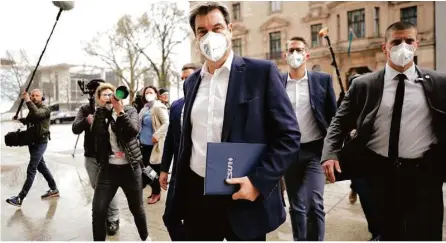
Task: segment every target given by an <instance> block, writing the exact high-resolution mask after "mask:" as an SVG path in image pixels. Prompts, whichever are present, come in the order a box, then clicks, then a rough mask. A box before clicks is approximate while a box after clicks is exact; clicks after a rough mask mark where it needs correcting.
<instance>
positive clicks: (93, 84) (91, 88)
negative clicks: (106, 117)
mask: <svg viewBox="0 0 446 243" xmlns="http://www.w3.org/2000/svg"><path fill="white" fill-rule="evenodd" d="M101 83H105V81H104V80H103V79H92V80H91V81H90V82H88V83H87V84H86V85H85V80H78V81H77V85H78V86H79V88H80V89H81V91H82V93H83V94H88V96H89V97H88V103H89V104H90V113H91V114H93V113H94V93H95V92H96V89H97V88H98V86H99V85H100V84H101Z"/></svg>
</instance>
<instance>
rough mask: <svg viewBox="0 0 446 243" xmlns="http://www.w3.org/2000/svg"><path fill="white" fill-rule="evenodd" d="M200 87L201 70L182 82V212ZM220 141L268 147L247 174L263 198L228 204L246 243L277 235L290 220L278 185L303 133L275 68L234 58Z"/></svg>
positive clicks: (178, 197)
mask: <svg viewBox="0 0 446 243" xmlns="http://www.w3.org/2000/svg"><path fill="white" fill-rule="evenodd" d="M200 82H201V77H200V70H198V71H196V72H195V73H193V74H192V75H190V76H189V77H188V79H187V80H186V82H185V83H184V92H185V104H184V114H183V116H184V117H183V119H184V120H183V130H182V135H181V144H180V156H179V159H178V164H177V166H178V168H177V176H176V186H175V192H174V193H173V194H174V199H173V203H174V207H181V202H182V201H184V200H185V197H187V191H188V190H187V188H186V185H187V182H186V180H187V179H186V175H187V171H188V170H189V169H190V168H189V167H190V156H191V150H192V140H191V131H192V124H191V109H192V106H193V103H194V100H195V97H196V95H197V91H198V88H199V86H200ZM221 141H222V142H234V143H264V144H267V145H268V153H267V156H266V157H265V158H264V159H263V161H262V162H260V164H259V166H258V167H257V168H254V169H253V170H252V171H251V172H250V174H249V175H248V177H249V179H250V180H251V182H252V184H253V185H254V186H255V187H256V188H257V189H258V190H259V192H260V196H259V197H258V198H257V199H256V200H255V201H254V202H250V201H247V200H235V201H230V202H229V205H228V210H227V213H228V218H229V221H230V224H231V226H232V229H233V230H234V232H235V234H237V236H239V237H240V238H242V239H252V238H255V237H259V236H262V235H265V234H266V233H268V232H271V231H273V230H275V229H276V228H277V227H279V226H280V225H281V224H282V223H283V222H284V221H285V218H286V214H285V210H284V207H283V204H282V195H281V190H280V186H279V180H280V178H281V176H282V175H283V174H284V173H285V171H286V169H287V168H288V166H289V165H290V163H291V162H292V161H295V160H296V157H297V156H298V151H299V142H300V132H299V127H298V124H297V119H296V116H295V114H294V111H293V107H292V105H291V102H290V100H289V98H288V96H287V94H286V91H285V89H284V87H283V85H282V83H281V81H280V73H279V70H278V69H277V67H276V66H275V65H274V64H273V63H271V62H269V61H264V60H255V59H250V58H242V57H239V56H234V59H233V62H232V65H231V73H230V77H229V85H228V91H227V97H226V104H225V111H224V121H223V130H222V139H221ZM183 210H184V209H183Z"/></svg>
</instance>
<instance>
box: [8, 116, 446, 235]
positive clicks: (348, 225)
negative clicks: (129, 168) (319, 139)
mask: <svg viewBox="0 0 446 243" xmlns="http://www.w3.org/2000/svg"><path fill="white" fill-rule="evenodd" d="M16 126H17V125H15V124H13V123H11V122H2V123H1V140H2V142H1V166H0V171H1V175H0V180H1V207H0V208H1V232H0V235H1V240H2V241H16V240H20V241H22V240H52V241H55V240H57V241H71V240H75V241H91V240H92V239H93V236H92V228H91V203H92V200H93V189H92V188H91V186H90V183H89V181H88V176H87V173H86V171H85V168H84V157H83V149H82V146H83V135H81V137H80V139H79V143H78V148H77V150H76V153H75V156H74V157H72V155H71V153H72V152H73V148H74V144H75V142H76V137H77V136H75V135H73V134H72V133H71V125H70V124H62V125H52V126H51V136H52V140H51V141H50V143H49V146H48V149H47V152H46V154H45V161H46V163H47V165H48V167H49V169H50V170H51V172H52V173H53V176H54V178H55V180H56V183H57V185H58V188H59V190H60V193H61V196H60V197H59V198H52V199H48V200H41V199H40V196H41V195H42V194H43V193H45V191H46V190H47V189H48V185H47V183H46V181H45V179H44V178H43V177H42V175H40V174H37V176H36V179H35V181H34V184H33V186H32V188H31V190H30V192H29V194H28V196H27V198H25V200H24V201H23V204H22V207H21V209H19V210H18V209H17V208H16V207H14V206H12V205H9V204H7V203H6V202H5V199H6V198H8V197H10V196H13V195H17V194H18V192H19V191H20V189H21V187H22V185H23V183H24V181H25V177H26V167H27V164H28V160H29V154H28V150H27V147H20V148H16V147H6V146H5V145H4V135H5V134H6V133H7V132H9V131H12V130H13V129H14V128H15V127H16ZM349 186H350V183H349V182H340V183H336V184H327V185H326V186H325V194H324V205H325V212H326V218H325V219H326V233H325V240H337V241H339V240H342V241H344V240H352V241H366V240H368V239H369V238H370V234H369V233H368V230H367V223H366V220H365V218H364V214H363V212H362V209H361V206H360V202H359V200H358V202H357V203H355V204H350V202H349V200H348V194H349V191H350V188H349ZM150 193H151V192H150V187H147V188H146V189H145V190H144V198H147V196H149V195H150ZM165 196H166V193H165V192H163V194H162V199H161V201H159V202H158V203H157V204H154V205H148V204H145V211H146V216H147V222H148V227H149V233H150V237H151V239H152V240H156V241H167V240H169V235H168V233H167V231H166V228H165V227H164V224H163V221H162V215H163V212H164V203H165ZM118 197H119V208H120V230H119V232H118V233H117V234H116V235H115V236H112V237H110V236H109V237H108V240H121V241H138V240H140V239H139V236H138V233H137V230H136V226H135V224H134V222H133V216H132V215H131V213H130V211H129V208H128V205H127V201H126V198H125V195H124V194H123V192H122V190H118ZM445 199H446V198H445ZM145 201H146V200H145ZM287 210H288V209H287ZM443 229H444V230H443V232H444V233H443V235H445V236H446V228H443ZM267 240H274V241H277V240H287V241H289V240H292V233H291V222H290V220H289V217H288V218H287V221H286V222H285V223H284V224H283V225H282V226H280V227H279V228H278V229H277V230H275V231H274V232H271V233H270V234H268V236H267ZM444 240H446V237H444Z"/></svg>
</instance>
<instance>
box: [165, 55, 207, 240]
mask: <svg viewBox="0 0 446 243" xmlns="http://www.w3.org/2000/svg"><path fill="white" fill-rule="evenodd" d="M200 68H201V65H199V64H194V63H190V64H186V65H184V66H183V68H182V69H181V80H183V81H184V80H185V79H186V78H187V77H189V75H191V74H192V73H193V72H194V71H196V70H198V69H200ZM183 106H184V98H180V99H178V100H176V101H174V102H173V103H172V106H171V107H170V114H169V120H170V123H169V129H168V130H167V135H166V140H165V141H164V150H163V159H162V161H161V174H160V178H159V181H160V185H161V187H162V188H163V189H164V190H167V177H168V175H169V169H170V165H171V163H172V158H173V163H174V164H173V166H172V168H173V169H172V179H171V180H170V189H169V191H168V192H167V199H166V208H165V211H164V215H163V221H164V225H165V226H166V228H167V231H168V232H169V235H170V239H171V240H173V241H180V240H183V239H184V226H183V223H182V222H181V218H176V217H175V213H173V210H174V209H173V208H172V207H171V200H172V196H173V194H172V192H173V189H172V188H173V187H175V180H174V178H175V174H176V170H175V165H176V161H177V159H178V149H179V147H180V136H181V121H182V111H183Z"/></svg>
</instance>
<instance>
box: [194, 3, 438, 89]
mask: <svg viewBox="0 0 446 243" xmlns="http://www.w3.org/2000/svg"><path fill="white" fill-rule="evenodd" d="M196 3H197V2H190V5H191V7H193V6H194V5H195V4H196ZM225 4H226V5H227V6H228V8H229V10H230V13H231V18H232V22H233V36H232V46H233V50H234V52H235V53H237V54H239V55H242V56H245V57H253V58H259V59H269V60H272V61H273V62H275V63H276V64H277V66H278V67H279V69H280V70H281V71H283V72H286V70H287V63H286V61H285V60H284V58H283V57H284V56H283V55H284V52H285V49H286V42H287V40H288V39H290V38H291V37H293V36H301V37H304V38H305V40H306V41H307V45H308V47H309V48H310V50H309V52H310V59H309V60H308V62H307V67H308V68H309V69H313V68H318V69H320V70H322V71H324V72H328V73H331V74H332V75H333V76H334V77H336V76H337V75H336V72H335V70H334V68H333V66H331V63H332V58H331V54H330V51H329V48H328V45H327V41H326V40H325V39H322V38H320V37H319V35H318V32H319V30H321V29H322V28H324V27H327V28H328V30H329V32H328V36H329V38H330V41H331V45H332V47H333V50H334V52H335V55H336V62H337V64H338V67H339V71H340V76H341V79H342V81H343V83H344V87H346V85H345V84H346V83H347V82H346V80H347V78H348V77H349V76H350V75H352V74H354V73H364V72H369V71H375V70H379V69H381V68H383V67H384V66H385V55H384V54H383V52H382V49H381V44H382V43H383V42H384V33H385V30H386V28H387V27H388V26H389V25H390V24H391V23H394V22H396V21H399V20H404V21H409V22H412V23H414V24H415V25H416V26H417V27H418V39H419V40H420V47H419V48H418V50H417V52H416V57H415V62H416V63H417V64H418V65H420V66H423V67H426V68H435V21H434V18H435V16H434V9H435V4H434V2H421V1H418V2H414V1H412V2H409V1H403V2H397V1H386V2H384V1H383V2H353V1H339V2H334V1H320V2H297V1H296V2H286V1H283V2H282V1H265V2H257V1H256V2H244V1H240V2H225ZM349 35H352V36H353V39H352V43H351V48H350V53H348V46H349ZM192 38H193V36H192ZM191 43H192V48H191V50H192V51H191V52H192V53H191V56H192V58H191V59H192V61H194V62H200V61H201V62H203V59H202V58H201V57H200V53H199V51H198V49H197V47H196V41H192V42H191ZM334 87H335V90H336V91H337V92H338V93H339V91H340V89H339V85H338V81H337V78H334Z"/></svg>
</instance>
